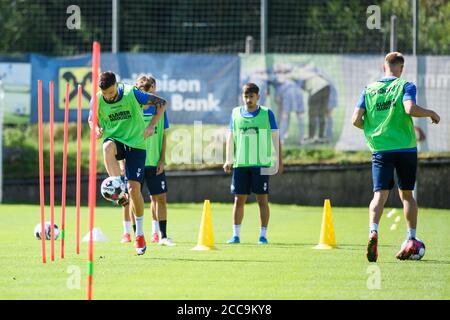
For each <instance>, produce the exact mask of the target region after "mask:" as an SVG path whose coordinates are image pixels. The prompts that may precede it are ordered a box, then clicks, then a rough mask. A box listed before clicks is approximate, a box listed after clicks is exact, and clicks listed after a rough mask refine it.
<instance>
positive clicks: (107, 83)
mask: <svg viewBox="0 0 450 320" xmlns="http://www.w3.org/2000/svg"><path fill="white" fill-rule="evenodd" d="M115 84H116V75H115V74H114V72H112V71H105V72H102V73H101V74H100V79H99V80H98V86H99V87H100V89H102V90H106V89H108V88H109V87H111V86H113V85H115Z"/></svg>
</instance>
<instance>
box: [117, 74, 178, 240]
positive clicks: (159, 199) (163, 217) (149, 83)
mask: <svg viewBox="0 0 450 320" xmlns="http://www.w3.org/2000/svg"><path fill="white" fill-rule="evenodd" d="M136 87H138V88H139V89H140V90H142V91H144V92H148V93H152V94H154V93H156V80H155V79H154V78H153V77H150V76H140V77H139V78H138V79H137V80H136ZM155 111H156V109H155V107H154V106H150V107H149V108H147V109H145V110H144V122H145V123H146V124H148V123H150V122H151V121H152V119H153V118H154V117H155ZM168 128H169V121H168V118H167V113H166V112H165V111H164V115H163V117H161V118H160V119H159V121H158V123H157V124H156V127H155V133H154V134H153V135H152V136H151V137H149V138H148V139H147V140H146V150H147V156H146V160H145V174H144V176H145V181H146V183H147V189H148V191H149V196H150V200H151V206H150V208H151V212H152V218H153V219H152V242H156V243H159V244H160V245H165V246H174V243H173V242H172V240H171V239H170V238H168V237H167V197H166V194H167V180H166V175H165V172H164V165H165V158H166V141H167V135H166V131H167V129H168ZM130 223H131V217H130V214H129V207H128V206H126V207H124V227H125V228H126V229H125V230H124V235H123V239H122V242H129V241H131V240H129V239H130V234H129V233H130V231H129V230H130V227H129V225H130ZM159 233H161V237H160V235H159Z"/></svg>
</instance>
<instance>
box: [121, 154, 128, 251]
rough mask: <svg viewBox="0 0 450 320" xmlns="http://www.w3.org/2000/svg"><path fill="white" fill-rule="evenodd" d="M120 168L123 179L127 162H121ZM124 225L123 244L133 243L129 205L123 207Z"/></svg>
mask: <svg viewBox="0 0 450 320" xmlns="http://www.w3.org/2000/svg"><path fill="white" fill-rule="evenodd" d="M119 167H120V175H121V176H122V177H125V160H120V161H119ZM122 216H123V219H122V224H123V233H122V240H121V241H120V242H121V243H128V242H131V231H130V228H131V217H130V205H129V204H127V205H125V206H122Z"/></svg>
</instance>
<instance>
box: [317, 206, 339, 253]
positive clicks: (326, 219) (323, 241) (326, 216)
mask: <svg viewBox="0 0 450 320" xmlns="http://www.w3.org/2000/svg"><path fill="white" fill-rule="evenodd" d="M333 248H336V238H335V236H334V227H333V216H332V214H331V203H330V200H329V199H325V203H324V205H323V217H322V229H321V231H320V240H319V244H318V245H317V246H315V247H314V249H333Z"/></svg>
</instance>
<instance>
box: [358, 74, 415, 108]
mask: <svg viewBox="0 0 450 320" xmlns="http://www.w3.org/2000/svg"><path fill="white" fill-rule="evenodd" d="M394 79H396V77H394V76H389V77H384V78H382V79H381V80H379V81H381V82H384V81H391V80H394ZM404 90H405V94H404V95H403V101H408V100H412V101H414V103H416V93H417V89H416V85H415V84H414V83H412V82H408V83H406V84H405V87H404ZM365 91H366V90H363V91H362V92H361V96H360V97H359V100H358V103H357V104H356V108H359V109H365V108H366V97H365V95H364V92H365Z"/></svg>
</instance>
